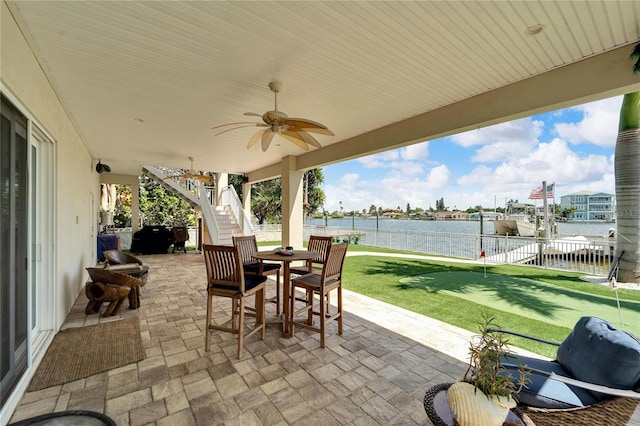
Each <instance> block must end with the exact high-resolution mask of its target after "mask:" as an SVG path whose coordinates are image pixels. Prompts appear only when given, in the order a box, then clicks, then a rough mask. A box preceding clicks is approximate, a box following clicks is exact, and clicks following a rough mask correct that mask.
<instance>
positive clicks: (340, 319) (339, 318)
mask: <svg viewBox="0 0 640 426" xmlns="http://www.w3.org/2000/svg"><path fill="white" fill-rule="evenodd" d="M338 315H340V316H339V317H338V334H342V284H340V285H339V286H338Z"/></svg>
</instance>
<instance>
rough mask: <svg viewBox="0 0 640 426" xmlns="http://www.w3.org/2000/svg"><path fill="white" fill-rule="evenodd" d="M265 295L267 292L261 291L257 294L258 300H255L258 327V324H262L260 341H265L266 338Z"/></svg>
mask: <svg viewBox="0 0 640 426" xmlns="http://www.w3.org/2000/svg"><path fill="white" fill-rule="evenodd" d="M264 293H265V290H264V289H263V290H260V291H257V292H256V300H255V303H254V304H255V307H256V327H258V324H260V328H261V331H260V339H262V340H264V336H265V329H266V327H265V315H264Z"/></svg>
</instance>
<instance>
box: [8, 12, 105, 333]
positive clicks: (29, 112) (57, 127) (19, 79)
mask: <svg viewBox="0 0 640 426" xmlns="http://www.w3.org/2000/svg"><path fill="white" fill-rule="evenodd" d="M1 7H2V9H1V10H0V18H1V27H0V30H1V32H0V54H1V60H0V83H1V84H2V90H3V92H5V93H7V94H8V97H9V99H10V100H11V101H13V102H15V103H16V104H17V105H16V106H17V107H18V108H19V109H20V110H21V111H22V112H23V113H24V114H25V115H26V116H27V117H28V118H29V119H31V120H32V121H33V122H34V123H36V124H37V125H38V126H39V127H40V128H41V129H43V130H44V131H45V132H46V133H48V135H49V136H50V137H51V138H53V139H54V142H55V157H56V159H55V168H56V176H55V191H56V194H55V195H56V196H55V208H54V211H52V212H51V214H54V215H55V227H56V230H55V237H54V239H55V248H54V252H55V255H54V265H55V273H54V276H53V277H52V278H53V279H52V284H53V285H54V294H55V301H54V303H55V307H54V309H55V311H54V312H55V314H54V316H55V329H57V328H59V327H60V325H61V324H62V322H63V321H64V318H65V317H66V315H67V314H68V312H69V310H70V309H71V306H72V304H73V302H74V301H75V299H76V297H77V296H78V294H79V292H80V289H81V288H82V285H83V284H84V281H85V278H86V272H85V269H84V268H85V267H87V266H91V265H93V264H95V250H96V249H95V246H96V243H95V241H96V236H95V232H96V231H95V224H94V223H93V222H95V221H96V212H97V206H98V202H99V198H100V197H99V195H100V191H99V188H100V186H99V175H98V174H97V173H96V172H95V171H94V170H93V167H94V164H93V161H92V158H91V156H90V154H89V152H88V150H87V148H86V146H85V145H84V143H83V141H82V139H81V137H80V135H79V133H78V131H77V130H76V128H75V127H74V125H73V122H72V120H71V119H70V117H69V116H68V115H67V113H66V111H65V110H64V108H63V107H62V104H61V103H60V100H59V98H58V96H57V95H56V93H55V91H54V89H53V87H52V86H51V84H50V82H49V81H48V79H47V78H46V76H45V74H44V73H43V71H42V68H41V66H40V64H39V63H38V61H37V60H36V57H35V55H34V54H33V52H32V51H31V48H30V47H29V45H28V43H27V41H26V40H25V38H24V37H23V35H22V33H21V32H20V31H19V29H18V27H17V25H16V23H15V21H14V19H13V16H12V15H11V12H10V11H9V9H8V7H7V5H6V4H5V3H4V2H2V6H1ZM91 193H93V204H91V202H90V200H91V195H90V194H91ZM92 225H93V229H94V230H93V233H92Z"/></svg>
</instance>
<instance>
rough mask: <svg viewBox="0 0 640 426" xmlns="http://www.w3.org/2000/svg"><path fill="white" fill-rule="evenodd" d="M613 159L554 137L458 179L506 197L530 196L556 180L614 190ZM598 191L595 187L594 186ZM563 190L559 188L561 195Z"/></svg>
mask: <svg viewBox="0 0 640 426" xmlns="http://www.w3.org/2000/svg"><path fill="white" fill-rule="evenodd" d="M613 173H614V170H613V158H612V157H607V156H604V155H583V154H579V153H576V152H574V151H572V150H571V148H570V145H569V144H568V143H567V142H565V141H563V140H561V139H554V140H553V141H551V142H549V143H541V144H539V145H538V146H537V147H536V149H535V150H533V151H532V152H531V154H529V155H527V156H523V157H521V158H519V159H512V160H510V161H506V162H503V163H501V164H500V165H499V166H497V167H495V168H490V167H488V166H486V165H481V166H479V167H476V168H475V169H473V170H472V171H471V172H470V173H469V174H466V175H463V176H461V177H459V178H458V179H457V180H456V183H457V184H458V185H460V186H463V187H466V186H471V187H473V186H475V185H483V186H484V190H485V192H486V193H489V194H500V193H501V194H505V195H504V196H505V197H509V198H517V199H520V200H523V199H526V197H527V196H528V194H529V191H530V190H531V189H533V188H535V187H537V186H540V185H541V183H542V181H546V182H547V183H548V184H550V183H551V182H556V183H557V184H558V185H559V188H562V187H563V186H564V185H566V184H569V183H571V184H576V183H577V184H578V185H579V186H580V187H581V188H583V190H585V189H584V188H586V187H593V188H596V187H597V188H598V189H597V190H598V191H603V192H612V191H613V188H614V186H612V185H613V182H612V179H611V178H610V176H612V175H613ZM594 190H595V189H594ZM562 193H566V192H563V190H561V189H558V195H562Z"/></svg>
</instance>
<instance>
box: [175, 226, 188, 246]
mask: <svg viewBox="0 0 640 426" xmlns="http://www.w3.org/2000/svg"><path fill="white" fill-rule="evenodd" d="M171 232H172V233H173V250H172V251H171V253H175V252H176V249H178V251H180V250H182V251H183V252H185V253H186V252H187V248H186V247H185V243H186V242H187V241H189V229H188V228H187V227H186V226H174V227H173V228H171Z"/></svg>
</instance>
